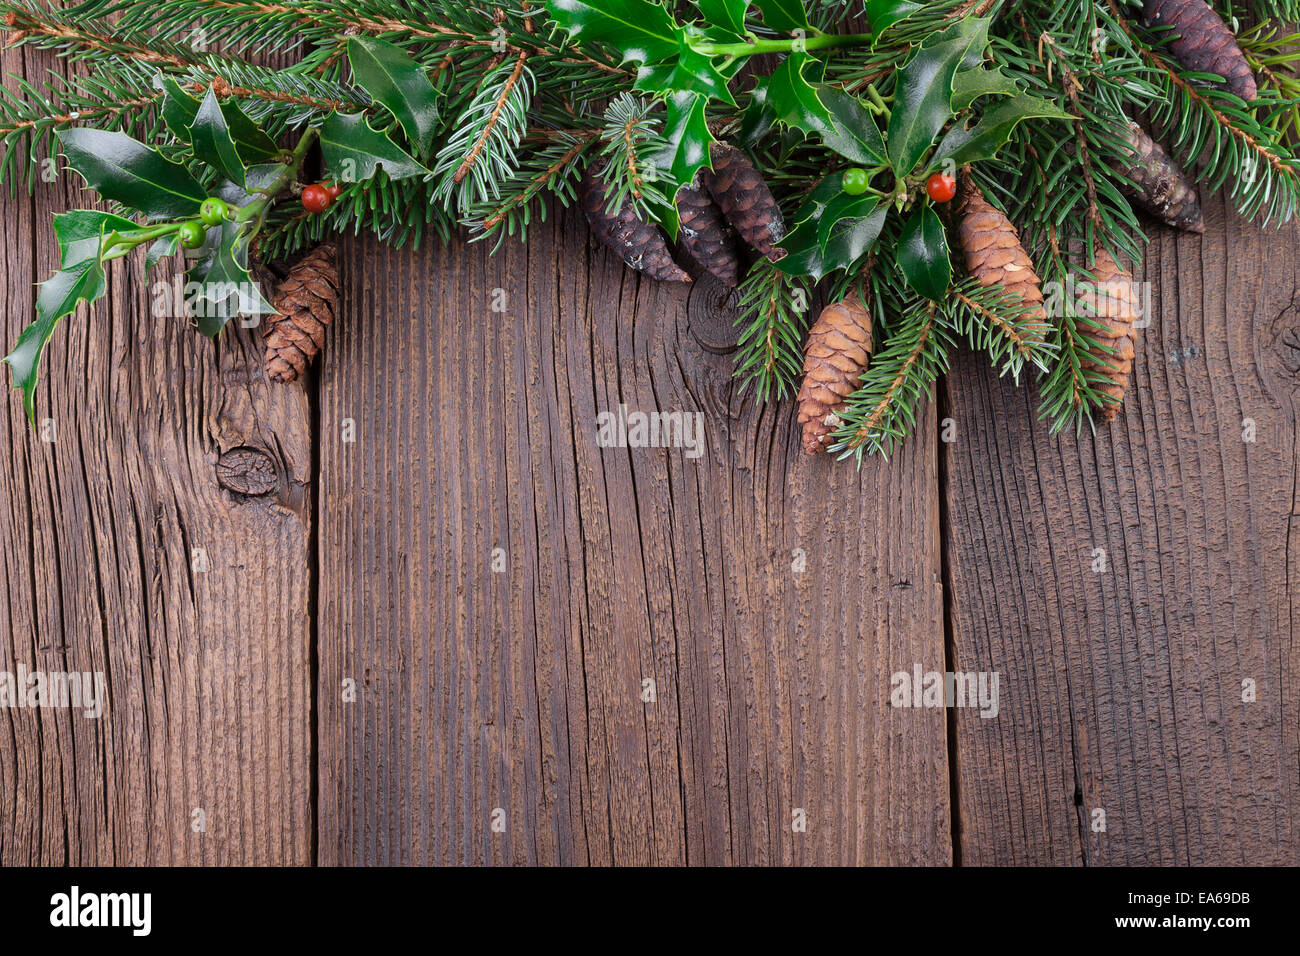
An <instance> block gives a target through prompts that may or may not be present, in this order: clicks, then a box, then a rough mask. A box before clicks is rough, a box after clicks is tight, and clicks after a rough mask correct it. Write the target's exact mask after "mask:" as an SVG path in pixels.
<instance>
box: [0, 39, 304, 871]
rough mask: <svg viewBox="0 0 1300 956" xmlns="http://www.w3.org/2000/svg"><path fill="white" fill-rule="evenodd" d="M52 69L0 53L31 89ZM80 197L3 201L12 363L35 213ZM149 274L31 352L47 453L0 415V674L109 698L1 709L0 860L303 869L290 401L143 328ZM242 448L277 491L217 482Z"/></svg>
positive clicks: (18, 410) (38, 220)
mask: <svg viewBox="0 0 1300 956" xmlns="http://www.w3.org/2000/svg"><path fill="white" fill-rule="evenodd" d="M54 64H55V61H54V59H53V58H52V57H49V56H46V55H42V54H39V53H33V52H31V51H24V52H22V53H19V52H15V51H8V52H6V53H5V56H4V68H5V70H6V71H9V70H13V71H18V72H21V73H22V74H24V75H26V76H27V77H28V78H29V79H33V80H35V79H38V78H39V76H40V75H41V74H42V73H43V72H44V70H46V69H48V68H50V67H52V66H53V65H54ZM78 182H79V179H78V178H77V177H76V176H75V175H73V174H71V173H64V174H63V175H62V176H61V177H60V178H59V179H58V181H57V182H55V183H52V184H42V185H39V186H38V187H37V191H36V195H35V197H34V198H32V199H29V198H27V197H25V196H24V197H20V198H17V199H9V198H6V199H4V200H3V209H4V215H3V216H2V217H0V241H2V242H3V246H4V248H5V250H6V253H7V256H6V258H5V260H4V261H3V263H0V282H2V283H3V288H4V290H5V301H4V303H3V306H2V308H3V314H4V323H3V328H4V335H5V343H6V350H7V349H8V347H9V345H11V344H12V343H13V342H14V341H15V339H16V338H17V336H18V334H19V332H20V331H21V329H22V328H23V327H24V326H25V325H26V324H27V323H28V322H30V321H31V319H32V304H33V298H34V295H33V288H34V283H36V282H38V281H40V280H43V279H45V278H46V277H48V276H49V275H50V274H51V273H52V272H53V271H54V270H55V268H56V267H57V246H56V244H55V241H54V236H53V233H52V231H51V230H50V216H51V215H52V214H53V213H55V212H58V211H60V210H62V209H65V208H69V207H74V206H81V205H88V204H90V202H91V198H92V197H91V196H90V194H89V193H86V192H84V191H82V190H81V189H79V188H78V187H77V185H76V184H77V183H78ZM142 263H143V255H142V254H141V255H139V256H136V257H132V258H131V259H129V260H127V261H124V262H118V263H114V264H113V268H112V269H111V272H110V276H109V283H110V292H109V296H108V297H107V298H106V299H104V300H101V301H100V302H99V303H97V304H96V305H95V306H94V307H93V308H92V309H90V310H89V312H88V311H87V309H86V308H85V307H84V306H83V307H82V308H81V309H80V310H79V311H78V313H77V315H76V316H75V317H72V318H69V319H65V320H64V323H63V325H62V327H61V329H60V331H59V332H58V333H57V334H56V335H55V337H54V339H53V341H52V343H51V346H50V348H49V349H48V350H47V353H46V357H45V361H44V365H43V370H42V375H43V381H44V384H43V385H42V387H41V389H40V393H39V398H38V416H39V417H40V418H41V419H46V418H48V419H50V420H52V422H53V427H54V432H53V435H54V438H55V441H53V442H49V443H47V442H43V441H42V440H41V439H40V437H38V435H36V434H34V433H33V432H32V431H31V429H29V427H28V425H27V422H26V420H25V417H24V414H23V411H22V404H21V399H20V397H19V394H18V393H17V392H8V394H6V395H5V407H4V413H3V415H0V429H2V430H3V438H2V440H3V447H4V461H3V466H2V467H0V501H3V502H4V503H5V504H4V507H3V510H0V556H2V557H0V561H2V562H3V580H4V582H5V585H4V587H3V589H0V622H2V624H0V630H2V632H3V635H4V636H3V637H0V670H6V671H11V672H12V671H14V670H15V668H16V667H17V666H18V665H19V664H21V665H22V666H24V667H25V668H28V669H43V670H49V671H56V670H57V671H65V670H78V671H102V672H103V673H104V675H105V679H106V683H107V690H108V701H107V704H106V709H105V713H104V715H103V716H102V717H101V718H100V719H88V718H85V717H83V716H82V715H81V714H79V713H75V712H71V711H68V710H17V709H9V708H6V709H3V710H0V863H3V864H4V865H16V864H62V863H72V864H128V863H130V864H187V863H204V864H226V863H286V864H288V863H296V864H301V863H307V862H310V857H311V840H312V825H313V821H312V814H311V786H312V776H311V741H310V730H311V714H310V705H311V691H312V687H311V660H310V645H309V639H310V618H309V583H310V572H311V568H310V564H309V562H308V552H309V547H308V545H309V536H310V533H311V516H312V512H313V504H312V498H311V486H310V478H311V469H312V454H311V444H310V416H309V414H308V406H307V402H306V397H305V395H304V393H303V392H302V391H301V389H288V388H278V387H267V385H266V384H265V383H264V382H263V379H262V373H261V353H260V348H259V346H258V345H257V343H255V342H254V340H253V337H252V335H251V333H250V332H249V331H248V330H242V329H241V330H236V331H234V332H233V334H232V333H228V334H226V335H223V337H222V341H221V344H220V345H219V346H213V345H212V344H211V343H209V342H208V341H207V340H205V339H203V338H202V337H201V336H199V335H197V334H196V333H194V332H193V331H191V330H190V329H189V328H188V327H187V325H188V320H186V319H184V318H176V317H164V318H155V317H154V314H153V306H154V302H155V299H154V296H153V295H152V294H151V289H150V287H149V286H148V285H146V284H145V281H144V279H143V277H142V273H143V268H142ZM164 276H168V277H169V274H168V273H164ZM5 379H6V384H7V381H8V375H7V374H6V375H5ZM236 448H248V449H250V450H251V453H252V454H254V455H261V456H262V457H263V458H265V459H266V460H267V462H269V463H270V466H271V469H272V470H273V471H274V473H275V475H276V480H275V483H274V488H272V489H271V490H269V491H268V492H267V493H264V494H258V495H252V496H240V495H235V494H232V493H231V492H230V491H227V490H225V489H224V488H223V487H222V486H221V485H220V484H219V482H218V472H217V463H218V459H219V457H220V456H221V455H223V454H224V453H226V452H229V451H231V450H233V449H236ZM261 470H262V472H263V473H265V470H266V464H265V463H263V465H262V467H261ZM264 486H265V482H263V487H264ZM259 490H260V489H259ZM195 549H203V551H204V552H205V555H206V560H207V564H208V570H207V571H202V570H201V569H200V568H201V566H202V565H201V564H200V565H198V566H196V564H195V562H194V557H195ZM196 808H198V809H202V810H203V811H204V812H205V814H206V831H205V832H202V833H196V832H194V830H193V829H192V826H191V825H192V822H193V821H194V817H193V816H192V812H193V811H194V810H195V809H196Z"/></svg>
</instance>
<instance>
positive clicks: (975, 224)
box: [957, 172, 1048, 342]
mask: <svg viewBox="0 0 1300 956" xmlns="http://www.w3.org/2000/svg"><path fill="white" fill-rule="evenodd" d="M957 214H958V216H960V217H961V221H960V224H959V225H958V227H957V238H958V241H959V242H960V243H961V250H962V254H963V255H964V256H965V258H966V271H967V272H969V273H970V274H971V275H972V276H974V277H975V281H977V282H978V283H979V284H980V285H982V286H990V285H997V284H999V283H1000V284H1001V285H1002V287H1003V288H1004V289H1006V290H1007V291H1008V292H1010V293H1013V294H1015V295H1019V296H1020V299H1021V301H1022V302H1024V303H1025V305H1026V306H1035V307H1036V308H1034V309H1033V310H1032V311H1030V312H1028V313H1026V315H1025V321H1026V324H1027V330H1028V332H1029V336H1028V337H1029V338H1030V340H1032V341H1035V342H1042V341H1043V340H1044V339H1046V337H1047V331H1048V324H1047V313H1046V311H1044V309H1043V290H1042V288H1041V287H1040V283H1039V280H1038V274H1037V273H1036V272H1034V265H1033V263H1032V262H1031V261H1030V259H1029V254H1028V253H1027V252H1025V249H1024V246H1022V245H1021V244H1020V234H1019V233H1017V232H1016V227H1015V226H1013V225H1012V224H1011V220H1010V219H1008V218H1007V217H1006V214H1005V213H1003V212H1002V211H1001V210H999V209H997V208H995V207H994V206H993V205H992V204H991V203H990V202H989V201H988V200H987V199H985V198H984V194H983V193H981V192H980V190H979V187H978V186H976V185H975V182H974V181H973V180H972V179H971V177H970V174H969V173H968V172H963V173H962V175H961V185H960V186H959V188H958V190H957Z"/></svg>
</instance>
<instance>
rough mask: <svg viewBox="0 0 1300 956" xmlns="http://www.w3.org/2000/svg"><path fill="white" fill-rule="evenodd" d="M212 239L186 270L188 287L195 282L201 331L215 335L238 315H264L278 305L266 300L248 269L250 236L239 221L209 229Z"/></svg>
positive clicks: (194, 301) (196, 318)
mask: <svg viewBox="0 0 1300 956" xmlns="http://www.w3.org/2000/svg"><path fill="white" fill-rule="evenodd" d="M208 237H209V241H208V242H207V243H205V244H204V246H203V247H202V248H201V249H200V250H199V251H200V257H199V258H198V259H197V260H196V261H195V262H194V264H193V265H191V267H190V269H189V271H188V272H187V273H186V280H187V283H186V285H187V287H188V286H189V283H196V284H197V287H198V291H197V293H196V294H195V295H194V296H193V297H191V298H189V300H188V301H189V302H190V305H191V307H192V308H193V309H194V321H195V323H196V324H197V326H198V329H199V331H200V332H202V333H203V334H204V335H206V336H208V337H209V338H215V337H216V336H217V334H218V333H219V332H220V331H221V330H222V329H223V328H225V327H226V323H227V322H229V321H230V320H231V319H232V318H234V317H235V316H237V315H265V314H267V313H269V312H274V311H275V307H274V306H272V305H271V304H270V303H269V302H267V301H266V298H265V297H264V296H263V295H262V290H261V288H260V287H259V286H258V284H257V283H256V282H254V281H253V277H252V275H251V274H250V273H249V270H248V236H247V233H246V230H244V229H243V228H242V225H241V224H239V223H224V224H223V225H222V226H220V227H217V228H213V229H209V230H208Z"/></svg>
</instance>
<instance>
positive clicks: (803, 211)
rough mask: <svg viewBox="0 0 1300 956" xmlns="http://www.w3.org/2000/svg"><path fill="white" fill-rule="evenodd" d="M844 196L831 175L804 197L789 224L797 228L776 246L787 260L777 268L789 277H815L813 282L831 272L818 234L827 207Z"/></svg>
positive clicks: (838, 180)
mask: <svg viewBox="0 0 1300 956" xmlns="http://www.w3.org/2000/svg"><path fill="white" fill-rule="evenodd" d="M843 193H844V190H843V189H842V188H841V187H840V178H839V177H838V176H836V175H834V174H832V175H829V176H826V177H824V178H823V179H822V181H821V182H820V183H818V184H817V185H816V186H814V187H813V189H812V191H811V192H810V193H808V195H807V196H805V197H804V201H803V202H802V203H801V204H800V205H799V208H798V209H797V210H795V213H794V215H793V216H791V217H789V219H788V220H787V221H788V222H789V223H791V224H793V226H794V228H793V229H791V230H790V231H789V232H788V233H786V235H785V238H784V239H782V240H781V241H780V242H778V243H777V245H778V246H780V247H781V248H782V249H784V250H786V256H785V258H783V259H781V260H780V261H779V262H777V263H776V268H778V269H779V270H781V271H782V272H784V273H786V274H787V275H795V276H812V277H813V278H814V279H820V278H821V277H822V276H824V275H825V274H826V273H827V272H829V271H830V270H829V268H828V267H827V266H826V265H825V258H826V257H825V255H824V254H823V253H822V244H821V240H820V238H819V235H818V234H819V232H820V222H821V216H822V213H823V212H824V211H825V210H826V206H827V205H828V204H829V203H830V202H831V201H832V200H834V199H835V198H836V197H838V196H841V195H843Z"/></svg>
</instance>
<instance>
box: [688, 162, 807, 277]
mask: <svg viewBox="0 0 1300 956" xmlns="http://www.w3.org/2000/svg"><path fill="white" fill-rule="evenodd" d="M710 155H711V156H712V157H713V169H712V171H710V170H709V169H708V168H707V167H706V168H704V169H701V170H700V182H701V183H702V184H703V186H704V188H705V189H707V190H708V191H709V195H711V196H712V197H713V201H714V202H716V203H717V204H718V208H720V209H721V210H722V215H724V216H725V217H726V218H727V222H729V223H731V224H732V225H733V226H735V227H736V231H737V232H738V233H740V238H742V239H744V240H745V241H746V242H747V243H749V244H750V245H751V246H753V247H754V248H755V249H757V250H758V251H759V252H760V253H762V254H763V255H765V256H767V258H768V259H770V260H771V261H772V262H777V261H778V260H780V259H783V258H785V254H786V251H785V250H784V249H780V248H778V247H777V245H776V244H777V243H778V242H780V241H781V240H782V239H783V238H784V237H785V221H784V220H783V219H782V218H781V207H780V206H779V205H777V202H776V198H775V197H774V196H773V195H772V190H770V189H768V188H767V183H765V182H763V174H762V173H760V172H759V171H758V169H757V168H756V167H755V166H754V164H753V162H752V161H751V160H750V158H749V157H748V156H746V155H745V154H744V153H742V152H741V151H740V150H738V149H736V148H735V147H734V146H728V145H727V144H726V143H714V144H713V149H712V151H711V153H710Z"/></svg>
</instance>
